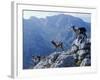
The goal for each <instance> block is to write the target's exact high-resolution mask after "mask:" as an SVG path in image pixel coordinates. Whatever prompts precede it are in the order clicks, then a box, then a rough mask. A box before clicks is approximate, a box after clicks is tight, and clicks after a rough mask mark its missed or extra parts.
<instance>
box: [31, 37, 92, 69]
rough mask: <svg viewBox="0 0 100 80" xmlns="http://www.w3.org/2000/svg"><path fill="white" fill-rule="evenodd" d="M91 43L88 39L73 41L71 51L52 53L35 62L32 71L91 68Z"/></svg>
mask: <svg viewBox="0 0 100 80" xmlns="http://www.w3.org/2000/svg"><path fill="white" fill-rule="evenodd" d="M90 47H91V42H90V40H89V39H84V40H83V41H82V40H78V39H75V40H74V41H73V43H72V47H71V49H69V50H67V51H66V52H65V51H61V52H53V53H51V54H50V55H49V56H47V57H44V58H41V59H40V60H39V61H35V62H33V63H35V65H34V66H33V67H32V68H34V69H44V68H57V67H78V66H91V54H90V53H91V52H90V51H91V50H90Z"/></svg>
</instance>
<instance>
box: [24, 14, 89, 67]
mask: <svg viewBox="0 0 100 80" xmlns="http://www.w3.org/2000/svg"><path fill="white" fill-rule="evenodd" d="M73 25H75V26H77V27H85V28H86V29H87V33H88V35H89V37H90V31H91V25H90V23H87V22H85V21H83V20H82V19H80V18H78V17H74V16H71V15H64V14H60V15H54V16H48V17H46V18H36V17H34V16H33V17H31V18H30V19H27V20H26V19H23V55H24V56H23V61H24V62H23V63H24V64H23V68H24V69H25V68H28V67H29V65H30V64H31V63H30V62H31V57H32V55H41V56H47V55H49V54H50V53H52V52H54V51H55V49H54V46H53V45H52V44H51V40H56V41H62V42H63V43H64V49H65V50H67V49H68V48H69V47H70V46H71V43H72V42H73V40H74V38H75V36H74V34H73V32H72V31H71V30H70V28H71V26H73Z"/></svg>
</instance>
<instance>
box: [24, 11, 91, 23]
mask: <svg viewBox="0 0 100 80" xmlns="http://www.w3.org/2000/svg"><path fill="white" fill-rule="evenodd" d="M58 14H65V15H72V16H74V17H79V18H81V19H82V20H84V21H85V22H91V14H88V13H68V12H66V13H60V12H46V11H45V12H44V11H23V17H24V19H30V18H31V17H32V16H35V17H37V18H46V17H47V16H54V15H58Z"/></svg>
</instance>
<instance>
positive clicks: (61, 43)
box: [51, 40, 64, 51]
mask: <svg viewBox="0 0 100 80" xmlns="http://www.w3.org/2000/svg"><path fill="white" fill-rule="evenodd" d="M51 43H52V44H53V45H54V47H55V49H57V48H61V49H62V51H63V50H64V48H63V42H55V41H54V40H52V41H51Z"/></svg>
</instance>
